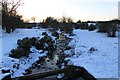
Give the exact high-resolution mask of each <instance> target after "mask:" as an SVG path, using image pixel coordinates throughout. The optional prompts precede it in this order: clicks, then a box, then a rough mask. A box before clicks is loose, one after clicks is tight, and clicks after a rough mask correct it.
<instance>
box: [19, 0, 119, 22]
mask: <svg viewBox="0 0 120 80" xmlns="http://www.w3.org/2000/svg"><path fill="white" fill-rule="evenodd" d="M118 1H119V0H114V1H113V0H106V1H103V0H88V1H87V0H84V1H82V0H50V1H48V0H44V1H43V0H36V2H35V1H34V0H23V1H22V2H23V3H24V4H23V5H22V6H20V7H19V8H18V12H19V14H21V15H23V19H24V20H25V19H29V20H30V19H31V17H35V18H36V22H41V21H42V20H43V19H46V18H47V17H54V18H62V17H63V16H65V17H71V18H72V19H73V21H74V22H76V21H78V20H81V21H109V20H112V19H118Z"/></svg>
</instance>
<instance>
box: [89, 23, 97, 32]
mask: <svg viewBox="0 0 120 80" xmlns="http://www.w3.org/2000/svg"><path fill="white" fill-rule="evenodd" d="M95 29H96V26H95V25H92V24H91V25H90V26H89V27H88V30H89V31H93V30H95Z"/></svg>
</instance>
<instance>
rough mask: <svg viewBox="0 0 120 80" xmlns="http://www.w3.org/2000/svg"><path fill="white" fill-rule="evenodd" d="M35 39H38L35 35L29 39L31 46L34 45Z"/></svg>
mask: <svg viewBox="0 0 120 80" xmlns="http://www.w3.org/2000/svg"><path fill="white" fill-rule="evenodd" d="M37 40H38V39H37V38H36V37H32V38H31V39H30V42H31V45H32V46H35V43H36V41H37Z"/></svg>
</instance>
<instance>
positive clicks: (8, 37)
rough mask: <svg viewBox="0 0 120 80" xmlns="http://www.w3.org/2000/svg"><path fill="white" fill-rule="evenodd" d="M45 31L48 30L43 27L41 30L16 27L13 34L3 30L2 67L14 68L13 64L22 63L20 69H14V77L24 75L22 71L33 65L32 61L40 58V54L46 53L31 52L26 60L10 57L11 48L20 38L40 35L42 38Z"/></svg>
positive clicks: (15, 45)
mask: <svg viewBox="0 0 120 80" xmlns="http://www.w3.org/2000/svg"><path fill="white" fill-rule="evenodd" d="M44 31H46V32H47V30H43V29H40V30H38V29H16V30H15V31H14V32H13V33H11V34H7V33H5V32H4V31H2V38H0V40H2V68H10V69H12V67H13V64H15V63H20V64H21V65H20V69H19V70H16V71H15V70H14V71H15V73H14V75H13V77H17V76H22V75H23V74H22V73H24V70H25V69H27V68H29V67H30V66H31V65H32V63H34V62H35V61H37V60H39V58H38V57H39V56H44V55H46V53H44V54H39V53H38V52H35V53H31V54H30V56H29V58H28V59H26V60H24V59H14V58H11V57H9V54H10V50H11V49H14V48H16V47H17V40H18V39H22V38H25V37H40V38H41V37H42V32H44ZM32 49H34V48H32ZM0 75H2V73H1V72H0ZM2 76H4V75H2ZM2 76H0V79H1V78H2Z"/></svg>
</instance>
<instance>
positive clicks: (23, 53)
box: [9, 47, 29, 58]
mask: <svg viewBox="0 0 120 80" xmlns="http://www.w3.org/2000/svg"><path fill="white" fill-rule="evenodd" d="M28 55H29V51H28V50H25V49H23V48H20V47H18V48H16V49H12V50H11V54H9V56H10V57H12V58H20V57H22V56H26V57H27V56H28Z"/></svg>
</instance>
